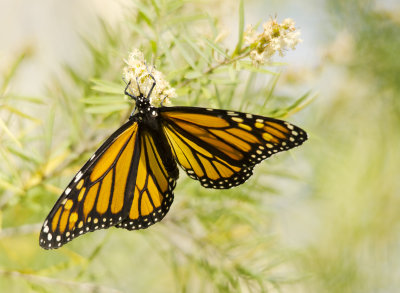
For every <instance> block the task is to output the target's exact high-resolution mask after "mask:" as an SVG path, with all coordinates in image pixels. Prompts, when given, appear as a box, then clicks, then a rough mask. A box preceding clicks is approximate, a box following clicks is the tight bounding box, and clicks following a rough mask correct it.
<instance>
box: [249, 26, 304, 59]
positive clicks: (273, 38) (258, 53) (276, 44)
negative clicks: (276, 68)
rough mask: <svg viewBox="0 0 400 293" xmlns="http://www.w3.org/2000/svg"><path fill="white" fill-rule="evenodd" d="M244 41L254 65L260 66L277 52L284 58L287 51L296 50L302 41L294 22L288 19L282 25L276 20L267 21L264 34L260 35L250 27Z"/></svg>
mask: <svg viewBox="0 0 400 293" xmlns="http://www.w3.org/2000/svg"><path fill="white" fill-rule="evenodd" d="M244 41H245V43H246V45H248V46H250V58H251V60H252V61H253V64H254V65H260V64H264V63H266V62H267V61H269V59H270V58H271V57H272V55H274V54H275V53H276V52H279V55H280V56H283V53H284V51H285V50H288V49H294V48H295V47H296V45H297V44H298V43H300V42H301V41H302V40H301V39H300V31H299V30H297V29H296V28H295V26H294V21H293V20H292V19H290V18H287V19H285V20H284V21H283V22H282V23H281V24H279V23H278V22H277V21H276V19H271V20H269V21H267V22H266V23H264V24H263V32H262V33H260V34H258V33H257V32H256V31H255V30H254V27H253V26H251V25H249V26H248V27H247V29H246V31H245V33H244Z"/></svg>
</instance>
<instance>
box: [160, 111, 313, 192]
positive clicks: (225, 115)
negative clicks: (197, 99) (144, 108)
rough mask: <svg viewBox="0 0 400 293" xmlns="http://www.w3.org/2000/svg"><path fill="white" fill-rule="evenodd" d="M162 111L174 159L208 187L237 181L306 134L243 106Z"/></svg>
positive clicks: (294, 145) (243, 180)
mask: <svg viewBox="0 0 400 293" xmlns="http://www.w3.org/2000/svg"><path fill="white" fill-rule="evenodd" d="M160 114H161V117H162V118H163V120H162V121H163V129H164V131H165V133H166V136H167V138H168V141H169V143H170V145H171V148H172V150H173V154H174V156H175V158H176V160H177V161H178V162H179V164H180V165H181V166H182V168H183V169H184V170H185V171H186V173H187V174H188V175H189V176H190V177H191V178H193V179H197V180H199V181H200V183H201V184H202V185H203V186H204V187H208V188H218V189H221V188H231V187H233V186H237V185H240V184H242V183H243V182H245V181H246V180H247V179H248V178H249V177H250V176H251V174H252V170H253V167H254V166H255V165H256V164H258V163H260V162H261V161H262V160H264V159H266V158H268V157H269V156H271V155H273V154H274V153H277V152H280V151H285V150H288V149H291V148H293V147H296V146H298V145H300V144H302V143H303V142H304V141H305V140H306V139H307V134H306V133H305V132H304V131H303V130H302V129H300V128H299V127H297V126H294V125H292V124H290V123H288V122H285V121H282V120H278V119H273V118H268V117H263V116H258V115H252V114H246V113H241V112H234V111H226V110H216V109H205V108H196V107H170V108H161V109H160Z"/></svg>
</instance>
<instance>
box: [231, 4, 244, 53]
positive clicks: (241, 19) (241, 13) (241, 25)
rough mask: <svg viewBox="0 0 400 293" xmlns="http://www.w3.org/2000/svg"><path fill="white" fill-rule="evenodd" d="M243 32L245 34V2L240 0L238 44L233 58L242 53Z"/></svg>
mask: <svg viewBox="0 0 400 293" xmlns="http://www.w3.org/2000/svg"><path fill="white" fill-rule="evenodd" d="M243 32H244V1H243V0H240V2H239V27H238V42H237V45H236V48H235V51H234V53H233V56H236V55H238V54H239V53H240V51H241V49H242V44H243ZM233 56H232V57H233Z"/></svg>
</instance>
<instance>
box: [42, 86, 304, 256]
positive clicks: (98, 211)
mask: <svg viewBox="0 0 400 293" xmlns="http://www.w3.org/2000/svg"><path fill="white" fill-rule="evenodd" d="M128 86H129V84H128ZM153 87H154V85H153ZM125 93H126V94H128V95H129V96H130V97H132V98H133V99H134V100H135V101H136V109H135V111H134V113H132V115H131V116H130V118H129V120H128V121H127V122H126V123H125V124H124V125H122V126H121V127H120V128H119V129H118V130H117V131H116V132H115V133H114V134H112V135H111V136H110V137H109V138H108V139H107V140H106V141H105V142H104V143H103V145H102V146H101V147H100V148H99V149H98V150H97V151H96V152H95V153H94V155H93V156H92V157H91V158H90V159H89V160H88V162H87V163H86V164H85V165H84V166H83V167H82V169H81V170H80V171H79V172H78V173H77V174H76V175H75V177H74V178H73V179H72V181H71V182H70V184H69V185H68V186H67V188H66V189H65V190H64V192H63V193H62V195H61V196H60V198H59V199H58V200H57V202H56V204H55V205H54V207H53V209H52V210H51V212H50V213H49V215H48V216H47V219H46V220H45V222H44V224H43V227H42V230H41V233H40V238H39V239H40V240H39V244H40V245H41V246H42V247H43V248H45V249H52V248H58V247H60V246H62V245H64V244H65V243H67V242H69V241H71V240H72V239H74V238H75V237H77V236H79V235H82V234H84V233H87V232H91V231H95V230H98V229H106V228H109V227H113V226H114V227H117V228H123V229H127V230H137V229H144V228H147V227H149V226H151V225H152V224H154V223H156V222H159V221H160V220H161V219H163V218H164V216H165V215H166V214H167V212H168V211H169V208H170V206H171V204H172V202H173V198H174V194H173V190H174V188H175V186H176V181H177V179H178V176H179V171H178V167H177V165H180V166H181V168H182V169H183V170H184V171H185V172H186V173H187V174H188V176H189V177H190V178H192V179H195V180H198V181H199V182H200V184H201V185H202V186H203V187H206V188H214V189H227V188H231V187H234V186H237V185H240V184H242V183H244V182H245V181H246V180H247V179H248V178H250V176H251V175H252V171H253V168H254V166H255V165H256V164H258V163H260V162H261V161H263V160H264V159H266V158H268V157H269V156H271V155H273V154H275V153H277V152H281V151H286V150H288V149H291V148H293V147H296V146H298V145H300V144H302V143H303V142H304V141H305V140H306V139H307V134H306V133H305V131H303V130H302V129H300V128H299V127H297V126H294V125H292V124H290V123H288V122H286V121H282V120H278V119H274V118H269V117H263V116H259V115H253V114H248V113H242V112H235V111H229V110H219V109H206V108H197V107H163V106H161V107H154V106H152V105H151V104H150V102H149V96H150V94H151V90H150V92H149V94H148V96H147V97H145V96H143V95H142V94H140V95H139V96H137V97H136V96H133V95H130V94H129V93H127V92H125Z"/></svg>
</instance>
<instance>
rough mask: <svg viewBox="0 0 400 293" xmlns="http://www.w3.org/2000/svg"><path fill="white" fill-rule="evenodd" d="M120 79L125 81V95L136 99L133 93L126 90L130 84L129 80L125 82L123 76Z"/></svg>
mask: <svg viewBox="0 0 400 293" xmlns="http://www.w3.org/2000/svg"><path fill="white" fill-rule="evenodd" d="M122 80H123V81H124V82H125V83H126V87H125V91H124V93H125V95H127V96H128V97H130V98H131V99H133V100H135V101H136V98H137V97H136V96H135V95H134V94H131V93H130V92H129V91H128V89H129V86H130V85H131V81H129V82H126V80H125V78H122Z"/></svg>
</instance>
